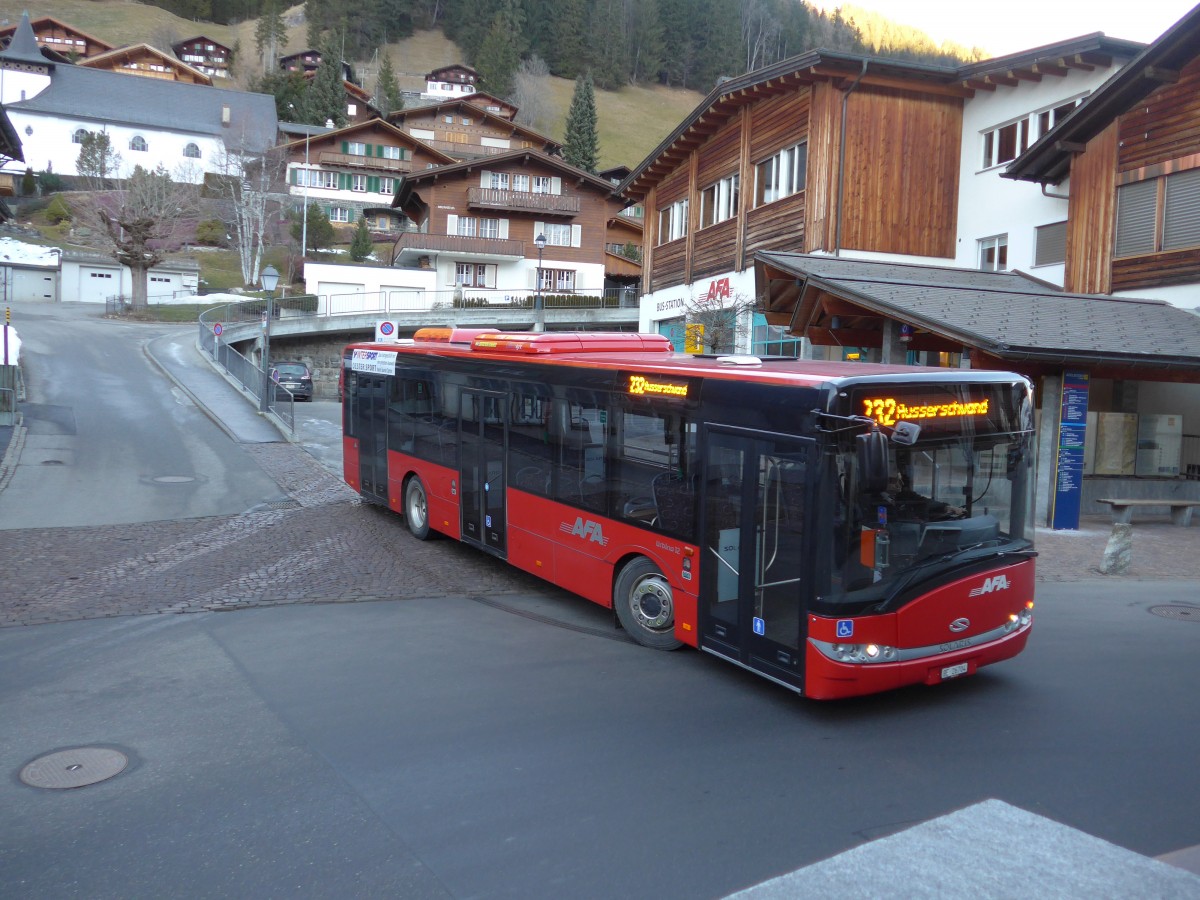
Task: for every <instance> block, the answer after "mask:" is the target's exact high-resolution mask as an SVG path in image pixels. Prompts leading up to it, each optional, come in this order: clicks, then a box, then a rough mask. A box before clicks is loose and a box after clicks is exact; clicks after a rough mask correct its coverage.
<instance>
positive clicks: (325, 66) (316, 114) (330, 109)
mask: <svg viewBox="0 0 1200 900" xmlns="http://www.w3.org/2000/svg"><path fill="white" fill-rule="evenodd" d="M320 52H321V65H319V66H317V71H316V74H315V75H313V78H312V81H310V82H309V84H308V92H307V96H306V97H305V103H304V107H305V113H306V116H305V118H306V119H307V121H308V122H309V123H311V124H313V125H323V124H325V122H326V121H328V120H330V119H332V120H333V124H334V125H335V126H336V127H337V128H341V127H343V126H344V125H345V124H346V122H347V119H346V86H345V84H344V83H343V80H342V58H341V55H340V54H339V53H338V49H337V46H336V45H335V44H334V42H333V41H332V40H325V41H324V42H322V46H321V48H320Z"/></svg>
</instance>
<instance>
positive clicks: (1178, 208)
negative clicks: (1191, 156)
mask: <svg viewBox="0 0 1200 900" xmlns="http://www.w3.org/2000/svg"><path fill="white" fill-rule="evenodd" d="M1197 245H1200V169H1191V170H1190V171H1187V172H1179V173H1177V174H1175V175H1168V176H1167V195H1166V213H1165V215H1164V216H1163V247H1162V248H1163V249H1164V250H1181V249H1183V248H1184V247H1195V246H1197Z"/></svg>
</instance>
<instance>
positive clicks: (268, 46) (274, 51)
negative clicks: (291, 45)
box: [254, 0, 288, 72]
mask: <svg viewBox="0 0 1200 900" xmlns="http://www.w3.org/2000/svg"><path fill="white" fill-rule="evenodd" d="M287 39H288V35H287V26H286V25H285V24H284V22H283V12H282V11H281V10H280V8H279V5H278V3H277V2H276V0H267V2H266V4H265V5H264V6H263V10H262V15H261V16H260V17H259V20H258V24H256V25H255V26H254V46H255V48H256V49H257V50H258V54H259V56H261V57H262V58H263V71H264V72H271V71H273V70H274V69H275V63H276V61H277V60H278V58H279V48H280V47H281V46H284V45H286V44H287Z"/></svg>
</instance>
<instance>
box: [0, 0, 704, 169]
mask: <svg viewBox="0 0 1200 900" xmlns="http://www.w3.org/2000/svg"><path fill="white" fill-rule="evenodd" d="M24 11H28V13H29V17H30V18H31V19H37V18H40V17H41V16H52V17H54V18H55V19H58V20H59V21H62V22H66V23H67V24H69V25H72V26H74V27H75V28H78V29H79V30H80V31H83V32H86V33H88V34H90V35H92V36H93V37H97V38H100V39H101V40H104V41H107V42H108V43H110V44H113V45H115V46H123V45H125V44H137V43H147V44H151V45H153V46H155V47H158V48H160V49H164V50H167V51H168V52H169V51H170V45H171V44H172V43H174V42H176V41H181V40H184V39H186V38H190V37H195V36H196V35H200V34H203V35H205V36H208V37H211V38H213V39H215V40H217V41H219V42H220V43H222V44H225V45H226V46H229V47H233V46H234V45H235V44H240V47H241V56H240V58H239V59H238V61H237V63H236V67H235V78H234V79H233V80H234V82H235V84H236V86H239V87H245V86H246V85H247V84H249V82H250V81H251V80H252V79H253V78H255V77H257V75H258V74H259V73H260V71H261V63H260V62H258V61H256V60H255V55H256V54H255V50H254V26H255V22H254V21H253V20H251V21H247V22H243V23H240V24H238V25H214V24H211V23H207V22H193V21H191V20H190V19H181V18H180V17H178V16H176V15H173V14H172V13H169V12H167V11H166V10H163V9H159V8H158V7H155V6H143V5H141V4H138V3H134V2H131V0H45V2H40V3H35V4H28V5H26V4H13V3H12V2H11V0H2V2H0V20H7V21H8V22H10V23H15V22H18V21H20V18H21V13H22V12H24ZM284 19H285V21H286V22H287V24H288V26H289V40H288V44H287V46H286V47H284V48H280V50H279V53H280V55H286V54H288V53H296V52H298V51H300V50H305V49H307V48H308V44H307V28H306V26H305V23H304V7H303V5H300V6H294V7H292V8H291V9H289V10H288V11H287V12H286V13H285V15H284ZM385 52H387V53H388V55H389V56H390V57H391V60H392V66H393V68H394V69H395V70H396V72H397V74H398V75H399V81H400V86H401V87H402V88H404V89H406V90H421V89H422V88H423V87H424V80H423V78H422V77H421V76H423V75H424V73H426V72H429V71H430V70H432V69H435V68H437V67H439V66H444V65H449V64H451V63H456V62H463V61H464V60H463V58H462V54H461V53H460V52H459V50H458V48H457V47H456V46H455V45H454V44H453V43H452V42H450V41H448V40H446V38H445V37H444V36H443V35H442V33H441V32H440V31H424V32H418V33H417V34H415V35H413V37H411V38H409V39H407V40H404V41H400V42H398V43H394V44H389V45H388V46H387V47H386V48H385ZM351 62H352V63H353V64H354V67H355V70H356V72H357V73H358V74H359V76H360V78H361V79H362V80H363V82H364V86H365V87H366V88H367V90H373V89H374V87H375V73H376V72H378V70H379V63H378V59H369V60H352V61H351ZM573 89H574V83H573V82H571V81H568V80H565V79H562V78H553V77H552V78H548V79H547V96H546V103H545V106H546V109H545V115H544V116H543V119H542V120H541V121H539V122H538V124H537V128H538V130H540V131H541V132H543V133H544V134H546V135H547V136H549V137H552V138H554V139H556V140H562V139H563V134H564V130H565V125H566V118H567V109H568V107H569V106H570V104H571V94H572V91H573ZM700 100H701V95H700V94H698V93H696V92H695V91H685V90H677V89H673V88H665V87H661V86H653V87H626V88H624V89H623V90H620V91H601V90H597V91H596V111H597V117H598V129H599V135H600V166H601V168H608V167H610V166H615V165H627V166H636V165H637V164H638V163H639V162H641V161H642V160H643V159H644V158H645V157H646V155H647V154H649V153H650V151H652V150H653V149H654V148H655V147H656V146H658V144H659V142H661V141H662V139H663V138H664V137H666V136H667V135H668V134H670V132H671V131H672V130H674V128H675V126H676V125H678V124H679V122H680V121H681V120H682V119H683V118H684V117H685V116H686V115H687V114H688V113H690V112H691V111H692V109H694V108H695V106H696V104H697V103H699V102H700Z"/></svg>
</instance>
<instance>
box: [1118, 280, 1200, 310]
mask: <svg viewBox="0 0 1200 900" xmlns="http://www.w3.org/2000/svg"><path fill="white" fill-rule="evenodd" d="M1113 296H1114V297H1137V298H1139V299H1152V300H1163V301H1166V302H1167V303H1170V304H1171V305H1172V306H1178V307H1179V308H1180V309H1190V310H1192V311H1193V312H1198V313H1200V284H1181V285H1171V286H1167V287H1152V288H1138V289H1136V290H1133V291H1119V292H1117V293H1115V294H1113Z"/></svg>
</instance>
